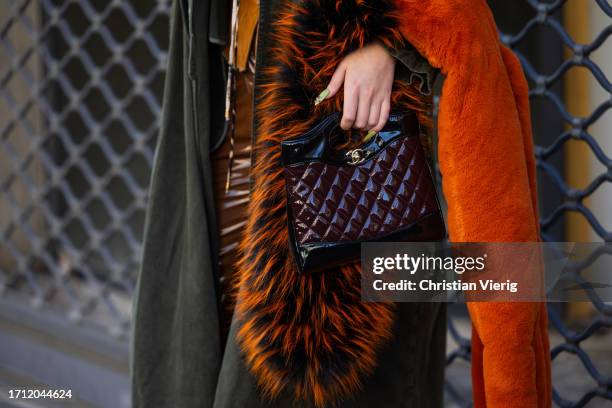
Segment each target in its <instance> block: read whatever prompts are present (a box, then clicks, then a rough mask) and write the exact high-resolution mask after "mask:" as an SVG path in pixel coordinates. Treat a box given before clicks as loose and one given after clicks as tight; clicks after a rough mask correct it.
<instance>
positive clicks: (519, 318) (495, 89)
mask: <svg viewBox="0 0 612 408" xmlns="http://www.w3.org/2000/svg"><path fill="white" fill-rule="evenodd" d="M372 40H378V41H381V42H383V43H385V44H386V45H387V46H390V47H398V46H401V45H402V43H403V42H404V41H406V40H408V41H409V42H410V43H412V44H413V45H414V46H415V47H416V48H417V49H418V50H419V51H420V52H421V54H422V55H423V56H425V57H426V58H427V59H428V60H429V62H430V64H431V65H433V66H435V67H437V68H439V69H440V70H441V72H442V73H443V74H444V75H445V76H446V79H445V83H444V89H443V91H442V98H441V103H440V114H439V123H438V127H439V135H440V140H439V160H440V168H441V171H442V175H443V189H444V195H445V198H446V200H447V203H448V208H449V212H448V227H449V234H450V238H451V240H453V241H463V242H465V241H485V242H487V241H488V242H499V241H538V239H539V234H538V230H539V229H538V221H537V219H538V217H537V202H536V186H535V167H534V160H533V152H532V149H533V145H532V141H531V129H530V119H529V106H528V100H527V85H526V81H525V78H524V76H523V74H522V71H521V67H520V65H519V63H518V61H517V59H516V57H515V56H514V55H513V54H512V53H511V52H510V51H509V50H507V49H506V48H504V47H503V46H502V45H500V43H499V41H498V37H497V31H496V28H495V24H494V22H493V19H492V16H491V13H490V11H489V9H488V7H487V5H486V2H485V0H304V1H300V2H294V3H288V4H287V5H286V7H285V8H284V11H283V13H281V15H280V17H279V18H278V21H277V23H276V30H275V32H274V34H273V35H272V38H271V43H273V44H274V45H273V46H272V51H271V56H270V58H271V59H272V61H273V63H272V64H270V65H269V67H268V68H267V69H266V70H265V72H260V75H261V77H260V78H263V80H261V83H262V85H261V89H262V93H261V95H259V97H258V101H257V112H256V115H257V116H256V121H257V123H258V126H257V130H256V132H255V144H254V152H253V167H252V173H251V176H252V183H253V190H252V195H251V201H250V203H249V215H248V220H247V226H246V231H245V234H244V239H243V240H242V242H241V252H242V257H241V259H240V261H239V263H238V270H239V271H240V276H239V277H238V279H237V281H236V285H235V287H236V317H235V319H236V322H237V324H238V327H239V329H238V333H237V339H236V340H237V342H238V344H239V345H240V347H241V349H242V351H243V353H244V355H245V361H246V363H247V365H248V367H249V369H250V370H251V372H252V373H253V374H254V376H255V378H256V379H257V382H258V384H259V386H260V388H261V390H262V392H263V393H264V394H265V395H267V396H269V397H274V396H276V395H278V394H279V393H281V391H282V390H284V389H290V390H291V391H292V392H293V393H294V395H295V396H296V398H300V399H307V400H311V401H313V402H314V403H315V404H316V405H317V406H324V405H327V404H328V403H333V402H334V401H336V400H337V399H339V398H344V397H347V396H350V395H351V394H353V393H355V392H357V391H358V390H359V389H360V388H361V387H362V385H363V382H364V379H365V378H367V375H368V374H369V373H370V372H371V371H372V369H373V367H374V366H375V365H376V356H377V351H378V349H379V348H380V346H381V345H382V344H383V343H385V342H386V341H388V339H389V337H390V336H392V335H393V334H392V333H391V327H392V323H393V319H394V308H393V305H389V304H376V303H363V302H361V293H360V276H359V267H358V265H347V266H344V267H340V268H334V270H330V271H326V272H324V273H319V274H313V275H299V274H298V273H296V271H295V268H294V266H293V263H292V259H291V255H290V253H289V248H288V243H287V231H286V213H285V196H284V179H283V176H282V168H281V166H280V160H279V159H280V148H279V142H280V141H281V140H282V139H284V138H290V137H295V136H297V135H299V134H301V133H303V132H304V131H305V130H306V129H307V128H308V127H310V126H311V125H312V124H313V123H314V122H315V121H316V120H317V119H318V118H320V117H321V116H324V115H327V114H329V113H330V112H332V111H335V110H338V109H339V108H340V107H341V106H342V104H341V101H340V97H341V95H338V96H337V97H336V98H333V99H330V100H327V101H325V102H324V103H322V104H320V105H319V106H318V107H316V108H314V107H313V105H312V101H313V100H314V98H315V96H316V95H317V94H318V93H319V92H320V91H321V90H322V89H324V88H325V86H326V85H327V83H328V82H329V79H330V78H331V75H332V74H333V71H334V69H335V67H337V65H338V63H339V62H340V61H341V60H342V58H343V57H344V56H345V55H347V54H348V53H349V52H351V51H352V50H354V49H356V48H358V47H361V46H363V45H364V44H366V43H368V42H369V41H372ZM340 94H341V93H340ZM392 103H393V106H394V108H396V109H400V110H401V109H414V110H416V111H417V112H419V115H420V118H421V119H422V120H423V121H426V120H427V119H426V116H427V115H426V112H427V110H428V109H430V108H431V107H430V106H426V105H424V104H423V103H422V100H421V99H420V98H419V97H418V95H417V92H415V90H414V89H413V88H411V87H409V86H407V85H406V84H401V83H396V84H395V85H394V91H393V94H392ZM468 307H469V311H470V314H471V317H472V321H473V347H472V367H473V389H474V401H475V406H476V407H484V406H487V407H548V406H550V405H551V385H550V360H549V351H548V339H547V333H546V310H545V307H544V305H542V304H533V303H522V304H500V303H496V304H485V303H474V304H470V305H468Z"/></svg>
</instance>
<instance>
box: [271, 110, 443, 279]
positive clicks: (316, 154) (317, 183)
mask: <svg viewBox="0 0 612 408" xmlns="http://www.w3.org/2000/svg"><path fill="white" fill-rule="evenodd" d="M340 115H341V114H340V113H339V112H337V113H334V114H332V115H330V116H328V117H326V118H324V119H322V120H321V121H320V122H319V123H318V124H316V125H315V126H314V127H312V128H311V129H310V130H309V131H308V132H306V133H305V134H303V135H301V136H299V137H297V138H292V139H288V140H284V141H282V142H281V149H282V162H283V168H284V173H285V183H286V192H287V219H288V227H289V239H290V245H291V248H292V251H293V255H294V258H295V261H296V264H297V267H298V270H299V271H300V272H301V273H311V272H316V271H319V270H322V269H327V268H330V267H333V266H337V265H342V264H346V263H351V262H355V261H358V260H359V259H360V253H361V252H360V249H361V248H360V246H361V243H362V242H367V241H399V242H402V241H421V242H422V241H438V240H441V239H443V238H444V237H445V235H446V230H445V228H444V221H443V218H442V213H441V211H440V205H439V203H438V197H437V195H436V189H435V186H434V181H433V177H432V175H431V170H430V168H429V164H428V162H427V159H426V157H425V153H424V149H423V146H422V145H421V141H420V127H419V123H418V120H417V118H416V115H415V114H414V113H413V112H401V113H392V114H391V115H390V117H389V120H388V121H387V123H386V125H385V127H384V128H383V129H382V130H381V131H380V132H378V133H377V134H376V135H375V136H374V137H372V138H371V139H370V140H368V141H367V142H364V143H362V144H361V145H360V146H357V147H354V148H352V149H348V148H347V149H342V148H338V146H337V143H335V144H336V146H334V140H337V139H338V136H339V135H340V136H342V132H343V131H342V129H341V128H340V126H339V121H340Z"/></svg>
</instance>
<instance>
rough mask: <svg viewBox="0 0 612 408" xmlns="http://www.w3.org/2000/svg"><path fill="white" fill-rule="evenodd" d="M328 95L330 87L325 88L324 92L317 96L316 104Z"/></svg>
mask: <svg viewBox="0 0 612 408" xmlns="http://www.w3.org/2000/svg"><path fill="white" fill-rule="evenodd" d="M328 96H329V89H327V88H325V89H324V90H323V92H321V93H320V94H319V96H317V98H316V99H315V101H314V104H315V106H317V105H318V104H320V103H321V102H323V101H324V100H325V98H327V97H328Z"/></svg>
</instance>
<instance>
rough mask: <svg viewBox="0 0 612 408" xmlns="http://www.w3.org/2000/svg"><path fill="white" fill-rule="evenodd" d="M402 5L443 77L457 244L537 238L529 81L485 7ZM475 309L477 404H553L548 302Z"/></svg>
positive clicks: (402, 1)
mask: <svg viewBox="0 0 612 408" xmlns="http://www.w3.org/2000/svg"><path fill="white" fill-rule="evenodd" d="M397 2H398V7H399V9H400V15H401V18H400V19H401V29H402V33H403V35H404V36H405V37H406V39H407V40H408V41H410V42H411V43H412V44H413V45H414V46H415V47H416V48H417V49H418V50H419V52H421V54H422V55H423V56H425V58H427V59H428V61H429V62H430V63H431V64H432V65H433V66H434V67H436V68H439V69H440V70H441V72H442V74H443V75H444V76H445V81H444V85H443V89H442V95H441V100H440V109H439V117H438V130H439V145H438V157H439V161H440V171H441V173H442V179H443V182H442V187H443V192H444V196H445V198H446V201H447V203H448V229H449V236H450V240H451V241H454V242H537V241H539V239H540V237H539V227H538V217H537V202H536V191H535V167H534V161H533V151H532V149H533V145H532V141H531V127H530V124H529V106H528V99H527V92H526V81H525V78H524V75H523V73H522V70H521V69H520V64H518V62H517V61H516V57H514V55H513V54H512V53H511V52H510V51H509V50H507V49H505V48H503V47H501V46H500V44H499V40H498V33H497V28H496V26H495V23H494V21H493V17H492V14H491V12H490V10H489V8H488V6H487V4H486V2H485V1H484V0H397ZM451 21H452V22H453V23H452V24H449V22H451ZM468 310H469V312H470V316H471V319H472V324H473V330H472V345H473V347H472V348H473V350H472V376H473V381H472V383H473V393H474V403H475V406H476V407H485V406H487V407H496V408H497V407H518V406H520V407H549V406H550V405H551V394H550V392H551V388H550V357H549V349H548V338H547V333H546V309H545V307H544V305H542V304H539V303H484V302H480V303H475V302H474V303H470V304H468Z"/></svg>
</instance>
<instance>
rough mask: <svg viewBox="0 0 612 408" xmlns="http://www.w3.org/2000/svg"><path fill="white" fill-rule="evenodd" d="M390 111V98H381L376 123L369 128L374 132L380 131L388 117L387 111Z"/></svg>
mask: <svg viewBox="0 0 612 408" xmlns="http://www.w3.org/2000/svg"><path fill="white" fill-rule="evenodd" d="M390 112H391V102H390V98H386V99H384V100H383V102H382V105H381V106H380V115H379V117H378V123H377V124H376V126H374V127H372V128H371V130H372V131H374V132H380V131H381V130H382V128H383V127H385V123H387V120H388V119H389V113H390Z"/></svg>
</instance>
